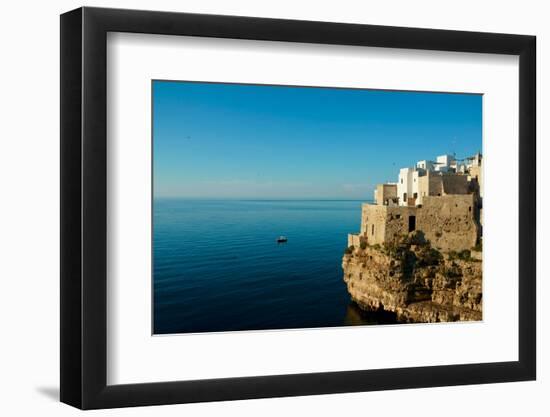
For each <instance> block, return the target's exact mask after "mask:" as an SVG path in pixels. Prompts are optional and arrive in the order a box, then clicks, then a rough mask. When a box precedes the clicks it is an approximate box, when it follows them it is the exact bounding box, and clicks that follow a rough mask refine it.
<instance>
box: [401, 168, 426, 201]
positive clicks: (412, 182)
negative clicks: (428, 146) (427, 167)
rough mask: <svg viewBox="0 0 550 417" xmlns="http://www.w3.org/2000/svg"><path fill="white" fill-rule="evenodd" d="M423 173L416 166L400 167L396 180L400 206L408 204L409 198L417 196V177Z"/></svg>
mask: <svg viewBox="0 0 550 417" xmlns="http://www.w3.org/2000/svg"><path fill="white" fill-rule="evenodd" d="M421 174H423V173H422V172H421V171H419V170H418V169H416V168H401V169H400V170H399V178H398V180H397V197H398V198H399V205H400V206H407V205H409V199H410V198H417V197H418V177H419V176H420V175H421Z"/></svg>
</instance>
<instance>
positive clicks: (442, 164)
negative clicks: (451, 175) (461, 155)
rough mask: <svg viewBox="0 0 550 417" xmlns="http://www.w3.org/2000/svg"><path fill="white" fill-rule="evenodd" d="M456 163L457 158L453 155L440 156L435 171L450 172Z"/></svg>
mask: <svg viewBox="0 0 550 417" xmlns="http://www.w3.org/2000/svg"><path fill="white" fill-rule="evenodd" d="M454 163H455V157H454V156H453V155H440V156H438V157H437V160H436V163H435V171H440V172H448V171H449V169H450V168H451V166H452V165H454Z"/></svg>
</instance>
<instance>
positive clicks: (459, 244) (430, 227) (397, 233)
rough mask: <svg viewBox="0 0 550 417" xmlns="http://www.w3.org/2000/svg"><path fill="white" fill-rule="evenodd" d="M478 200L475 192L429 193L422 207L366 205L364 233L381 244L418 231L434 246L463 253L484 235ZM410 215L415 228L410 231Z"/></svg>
mask: <svg viewBox="0 0 550 417" xmlns="http://www.w3.org/2000/svg"><path fill="white" fill-rule="evenodd" d="M476 202H477V200H476V196H475V195H474V194H453V195H443V196H426V197H424V198H423V204H422V206H421V207H406V206H395V207H389V206H383V205H376V204H363V207H362V217H361V236H364V237H366V238H367V242H368V244H369V245H375V244H379V245H382V244H384V243H387V242H393V241H395V239H397V238H399V237H401V236H403V235H406V234H407V233H409V232H410V231H412V230H419V231H422V232H423V233H424V235H425V237H426V239H428V240H430V242H432V245H433V246H434V247H435V248H437V249H440V250H443V251H457V252H460V251H462V250H464V249H470V248H472V247H473V246H475V244H476V243H477V240H478V238H479V236H480V235H481V226H480V224H479V221H478V220H477V218H478V217H477V216H476V215H477V213H478V211H477V205H476ZM411 216H415V219H414V221H413V223H414V229H412V230H409V224H410V223H409V218H410V217H411ZM348 243H349V239H348Z"/></svg>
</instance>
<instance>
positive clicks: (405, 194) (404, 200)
mask: <svg viewBox="0 0 550 417" xmlns="http://www.w3.org/2000/svg"><path fill="white" fill-rule="evenodd" d="M403 202H407V193H403Z"/></svg>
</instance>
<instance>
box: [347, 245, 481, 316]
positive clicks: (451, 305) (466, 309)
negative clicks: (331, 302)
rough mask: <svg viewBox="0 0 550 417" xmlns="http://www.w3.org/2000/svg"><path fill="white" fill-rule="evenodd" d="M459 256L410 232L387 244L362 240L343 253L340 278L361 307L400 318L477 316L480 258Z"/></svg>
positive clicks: (479, 291) (479, 305)
mask: <svg viewBox="0 0 550 417" xmlns="http://www.w3.org/2000/svg"><path fill="white" fill-rule="evenodd" d="M460 258H462V259H460ZM460 258H458V257H457V256H456V255H455V254H452V255H449V254H442V253H440V252H438V251H437V250H435V249H433V248H432V247H431V246H430V244H429V243H428V242H415V241H414V236H408V237H405V238H404V239H403V240H402V241H401V242H398V243H396V244H395V245H392V246H390V247H386V246H384V247H381V246H378V245H375V246H366V245H363V248H361V247H359V248H349V249H348V251H347V253H346V254H345V255H344V258H343V261H342V267H343V269H344V282H345V283H346V284H347V288H348V292H349V293H350V295H351V298H352V299H353V301H355V302H356V303H357V304H358V305H359V307H361V308H362V309H364V310H367V311H377V310H385V311H389V312H393V313H395V314H396V315H397V320H398V321H399V322H417V323H431V322H448V321H479V320H481V319H482V263H481V261H479V260H476V259H473V258H470V257H468V256H462V257H460Z"/></svg>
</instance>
